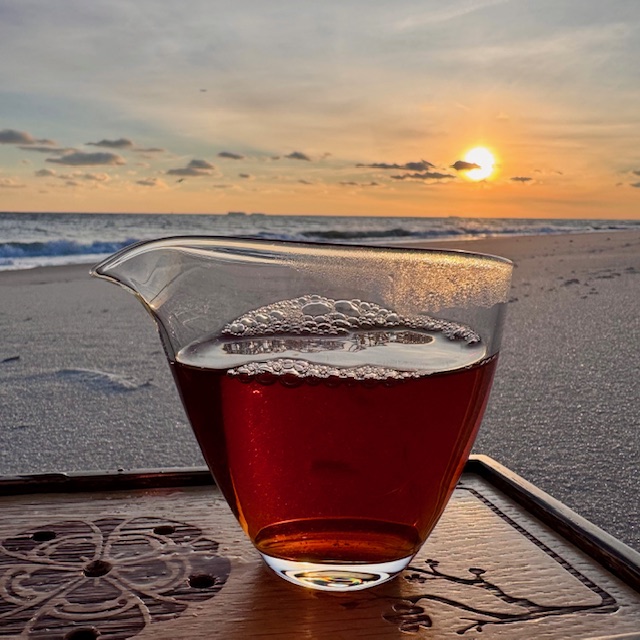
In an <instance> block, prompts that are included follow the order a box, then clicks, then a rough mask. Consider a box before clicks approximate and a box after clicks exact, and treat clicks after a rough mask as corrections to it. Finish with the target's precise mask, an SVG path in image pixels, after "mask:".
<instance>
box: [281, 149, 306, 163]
mask: <svg viewBox="0 0 640 640" xmlns="http://www.w3.org/2000/svg"><path fill="white" fill-rule="evenodd" d="M285 158H289V159H290V160H306V161H307V162H311V158H310V157H309V156H308V155H307V154H306V153H302V151H292V152H291V153H289V154H288V155H286V156H285Z"/></svg>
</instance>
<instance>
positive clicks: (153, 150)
mask: <svg viewBox="0 0 640 640" xmlns="http://www.w3.org/2000/svg"><path fill="white" fill-rule="evenodd" d="M133 151H136V152H137V153H164V152H165V151H166V149H163V148H162V147H147V148H144V147H136V148H135V149H133Z"/></svg>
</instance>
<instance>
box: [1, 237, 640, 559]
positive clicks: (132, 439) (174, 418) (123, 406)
mask: <svg viewBox="0 0 640 640" xmlns="http://www.w3.org/2000/svg"><path fill="white" fill-rule="evenodd" d="M431 246H438V247H448V248H449V247H450V248H461V249H467V250H477V251H483V252H488V253H493V254H497V255H502V256H506V257H508V258H511V259H512V260H514V262H515V264H516V269H515V273H514V281H513V287H512V292H511V299H510V302H509V308H508V317H507V326H506V331H505V334H504V339H503V349H502V352H501V355H500V363H499V368H498V373H497V377H496V380H495V384H494V389H493V394H492V397H491V400H490V404H489V408H488V410H487V413H486V416H485V419H484V423H483V426H482V428H481V432H480V436H479V438H478V440H477V443H476V446H475V449H474V451H475V452H477V453H484V454H487V455H489V456H492V457H493V458H495V459H496V460H498V461H499V462H501V463H502V464H505V465H506V466H508V467H510V468H511V469H513V470H514V471H516V472H517V473H519V474H521V475H522V476H524V477H525V478H526V479H527V480H529V481H531V482H533V483H534V484H536V485H538V486H539V487H540V488H541V489H543V490H545V491H547V492H548V493H550V494H551V495H553V496H554V497H556V498H558V499H560V500H562V501H563V502H565V503H566V504H567V505H568V506H570V507H571V508H573V509H574V510H576V511H577V512H578V513H580V514H581V515H583V516H585V517H586V518H588V519H589V520H591V521H592V522H594V523H595V524H597V525H598V526H600V527H602V528H603V529H605V530H606V531H608V532H609V533H611V534H612V535H614V536H616V537H618V538H620V539H621V540H623V541H624V542H626V543H627V544H629V545H631V546H633V547H635V548H637V549H640V498H639V493H640V470H639V464H638V462H639V459H640V401H639V400H638V396H639V394H638V378H639V367H638V361H639V358H638V356H639V355H640V354H639V353H638V352H639V345H640V314H639V313H638V300H639V298H640V295H639V294H640V232H633V231H625V232H610V233H609V232H607V233H590V234H580V235H575V234H573V235H547V236H522V237H512V238H500V239H484V240H474V241H467V242H446V243H444V242H442V243H437V245H436V244H434V243H432V244H431ZM0 326H1V329H2V334H3V337H4V338H3V341H2V344H1V345H0V381H1V385H0V424H1V425H2V429H0V474H19V473H35V472H45V471H82V470H98V469H100V470H115V469H118V468H126V469H133V468H150V467H167V466H169V467H180V466H194V465H201V464H203V461H202V458H201V457H200V454H199V451H198V448H197V445H196V443H195V440H194V438H193V436H192V434H191V430H190V428H189V426H188V424H187V422H186V419H185V416H184V414H183V412H182V408H181V405H180V402H179V400H178V395H177V392H176V391H175V389H174V385H173V381H172V379H171V375H170V372H169V369H168V366H167V364H166V361H165V358H164V355H163V353H162V349H161V346H160V342H159V340H158V338H157V335H156V331H155V327H154V325H153V323H152V321H151V319H150V318H149V317H148V315H147V313H146V312H145V311H144V309H143V308H142V306H141V305H140V304H139V302H137V301H136V299H135V298H134V297H133V296H131V295H130V294H128V293H126V292H125V291H124V290H121V289H119V288H118V287H114V286H113V285H110V284H108V283H105V282H102V281H98V280H95V279H93V278H91V277H90V276H89V275H88V266H86V265H81V266H65V267H48V268H37V269H31V270H24V271H5V272H0Z"/></svg>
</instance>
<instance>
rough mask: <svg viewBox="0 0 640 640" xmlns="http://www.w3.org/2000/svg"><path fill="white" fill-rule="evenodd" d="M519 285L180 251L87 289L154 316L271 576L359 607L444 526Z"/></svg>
mask: <svg viewBox="0 0 640 640" xmlns="http://www.w3.org/2000/svg"><path fill="white" fill-rule="evenodd" d="M511 272H512V264H511V263H510V262H509V261H508V260H506V259H503V258H498V257H494V256H487V255H480V254H473V253H465V252H453V251H435V250H420V249H406V248H386V247H385V248H382V247H360V246H346V245H328V244H310V243H307V244H303V243H292V242H284V241H261V240H250V239H229V238H217V237H181V238H167V239H162V240H154V241H147V242H142V243H139V244H136V245H132V246H130V247H128V248H126V249H124V250H122V251H120V252H119V253H117V254H115V255H113V256H112V257H110V258H108V259H107V260H105V261H104V262H102V263H101V264H99V265H98V266H96V267H95V268H94V269H93V271H92V275H95V276H98V277H101V278H105V279H107V280H110V281H112V282H115V283H117V284H119V285H121V286H123V287H125V288H126V289H128V290H129V291H131V292H133V293H134V294H135V295H136V296H137V297H138V299H139V300H140V301H141V302H142V304H143V305H144V306H145V307H146V309H147V310H148V311H149V312H150V313H151V315H152V317H153V318H154V320H155V322H156V324H157V327H158V330H159V334H160V337H161V340H162V343H163V345H164V349H165V352H166V355H167V358H168V361H169V364H170V367H171V369H172V372H173V375H174V379H175V381H176V384H177V386H178V389H179V392H180V396H181V398H182V401H183V404H184V408H185V411H186V413H187V415H188V417H189V420H190V423H191V425H192V427H193V430H194V432H195V435H196V437H197V440H198V443H199V445H200V447H201V449H202V453H203V455H204V458H205V460H206V461H207V464H208V466H209V468H210V470H211V472H212V474H213V476H214V478H215V481H216V483H217V485H218V486H219V487H220V490H221V491H222V493H223V494H224V496H225V498H226V500H227V501H228V503H229V506H230V508H231V510H232V511H233V513H234V515H235V516H236V518H237V520H238V522H239V523H240V525H241V526H242V528H243V529H244V531H245V532H246V534H247V535H248V536H249V538H250V539H251V541H252V543H253V544H254V546H255V548H256V549H257V550H258V552H259V553H260V554H261V556H262V558H263V559H264V560H265V561H266V563H267V565H268V566H269V567H271V568H272V569H273V570H274V571H275V572H276V573H277V574H278V575H280V576H281V577H283V578H285V579H287V580H289V581H291V582H293V583H295V584H299V585H303V586H306V587H311V588H315V589H321V590H328V591H350V590H356V589H364V588H367V587H371V586H374V585H377V584H379V583H381V582H384V581H386V580H388V579H390V578H392V577H393V576H395V575H396V574H398V573H399V572H400V571H401V570H402V569H404V568H405V567H406V566H407V565H408V563H409V562H410V561H411V559H412V558H413V556H414V555H415V554H416V553H417V551H418V550H419V549H420V547H421V546H422V544H423V543H424V542H425V540H426V539H427V537H428V535H429V533H430V532H431V530H432V529H433V527H434V526H435V525H436V523H437V521H438V519H439V517H440V515H441V514H442V512H443V510H444V508H445V506H446V503H447V501H448V499H449V497H450V495H451V493H452V492H453V489H454V488H455V485H456V483H457V481H458V478H459V477H460V474H461V473H462V470H463V467H464V464H465V461H466V459H467V457H468V454H469V452H470V450H471V447H472V445H473V442H474V439H475V436H476V433H477V430H478V427H479V425H480V421H481V418H482V414H483V412H484V408H485V406H486V402H487V399H488V395H489V390H490V387H491V382H492V379H493V375H494V371H495V368H496V363H497V357H498V352H499V347H500V337H501V329H502V322H503V316H504V310H505V306H506V305H505V303H506V300H507V295H508V291H509V284H510V278H511Z"/></svg>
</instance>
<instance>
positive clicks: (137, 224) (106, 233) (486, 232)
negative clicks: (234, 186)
mask: <svg viewBox="0 0 640 640" xmlns="http://www.w3.org/2000/svg"><path fill="white" fill-rule="evenodd" d="M625 229H640V220H554V219H531V218H523V219H515V218H459V217H442V218H427V217H424V218H402V217H363V216H291V215H287V216H282V215H267V214H261V213H249V214H245V213H242V212H229V213H227V214H224V215H204V214H197V215H196V214H120V213H118V214H116V213H114V214H95V213H0V270H15V269H30V268H33V267H40V266H50V265H61V264H75V263H93V262H97V261H99V260H101V259H103V258H104V257H106V256H108V255H110V254H112V253H114V252H116V251H118V250H119V249H122V248H123V247H125V246H127V245H129V244H131V243H133V242H137V241H139V240H149V239H152V238H161V237H167V236H180V235H216V236H224V237H252V238H265V239H280V240H297V241H309V242H335V243H348V244H377V245H383V244H391V243H398V242H411V241H425V240H426V241H431V240H447V239H456V240H463V239H470V238H485V237H492V236H514V235H537V234H554V233H584V232H601V231H615V230H625Z"/></svg>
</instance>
